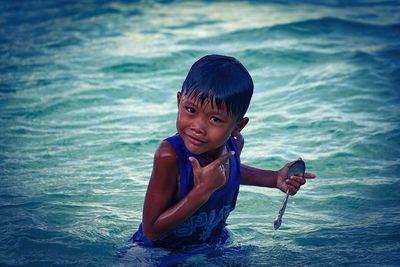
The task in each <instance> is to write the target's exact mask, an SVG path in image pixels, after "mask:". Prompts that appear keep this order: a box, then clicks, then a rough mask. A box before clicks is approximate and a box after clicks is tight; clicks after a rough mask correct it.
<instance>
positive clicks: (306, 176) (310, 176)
mask: <svg viewBox="0 0 400 267" xmlns="http://www.w3.org/2000/svg"><path fill="white" fill-rule="evenodd" d="M304 178H306V179H314V178H317V175H315V174H314V173H311V172H306V173H304Z"/></svg>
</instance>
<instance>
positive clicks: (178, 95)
mask: <svg viewBox="0 0 400 267" xmlns="http://www.w3.org/2000/svg"><path fill="white" fill-rule="evenodd" d="M176 99H177V102H178V107H179V104H180V103H181V99H182V92H178V93H176Z"/></svg>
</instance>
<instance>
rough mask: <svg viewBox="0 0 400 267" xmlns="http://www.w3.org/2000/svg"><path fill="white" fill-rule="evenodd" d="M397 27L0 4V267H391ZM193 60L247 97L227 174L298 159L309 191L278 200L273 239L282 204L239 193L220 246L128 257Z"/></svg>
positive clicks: (319, 7)
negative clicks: (220, 67) (229, 73)
mask: <svg viewBox="0 0 400 267" xmlns="http://www.w3.org/2000/svg"><path fill="white" fill-rule="evenodd" d="M399 11H400V5H399V3H398V2H396V1H367V2H364V1H352V3H343V2H336V1H312V2H310V1H307V2H306V3H302V4H298V3H295V2H291V1H289V3H287V1H255V2H237V1H234V2H220V1H216V2H214V1H204V2H203V1H199V2H191V1H171V2H169V1H167V2H165V1H162V2H156V1H143V2H140V1H139V2H136V3H135V2H134V3H127V2H109V3H107V2H102V1H91V3H80V2H75V3H72V2H64V3H63V2H56V3H51V2H49V3H44V2H41V1H39V2H38V1H24V2H20V1H17V2H11V1H3V2H1V3H0V127H1V131H0V179H1V183H0V199H1V201H0V203H1V204H0V214H1V216H0V225H1V228H0V229H1V230H0V231H1V234H0V237H1V241H2V242H1V243H0V248H1V249H0V251H1V252H0V265H68V264H73V265H106V266H109V265H113V264H115V265H118V264H128V265H131V264H137V263H140V264H142V265H146V264H147V265H150V266H151V265H154V264H157V263H159V264H173V263H183V264H186V265H190V264H192V265H196V264H207V265H215V266H220V265H235V264H238V265H244V266H247V265H279V266H281V265H307V266H313V265H318V266H321V265H324V266H326V265H332V266H337V265H348V264H367V265H378V264H384V265H393V266H394V265H398V262H399V260H400V254H399V253H398V252H399V251H400V235H399V233H398V231H397V229H398V228H399V226H400V219H399V218H400V216H399V215H400V208H399V205H398V203H399V200H400V199H399V193H400V179H399V178H400V176H399V173H400V146H399V144H400V142H399V140H400V132H399V122H400V120H399V118H400V105H399V103H400V101H399V100H400V94H399V90H398V89H399V88H398V87H399V82H400V79H399V77H400V64H399V62H400V57H399V55H400V12H399ZM209 53H221V54H229V55H232V56H235V57H237V58H238V59H239V60H240V61H241V62H242V63H243V64H244V65H245V66H246V67H247V68H248V70H249V72H250V73H251V74H252V76H253V79H254V82H255V94H254V97H253V100H252V103H251V106H250V109H249V112H248V116H249V118H250V123H249V125H248V126H246V128H245V129H244V130H243V134H244V136H245V138H246V146H245V149H244V151H243V154H242V161H243V162H245V163H248V164H250V165H254V166H258V167H262V168H268V169H277V168H280V167H281V166H282V165H283V164H284V163H285V162H287V161H289V160H293V159H295V158H297V157H298V156H302V157H303V158H304V160H305V161H306V163H307V168H308V170H309V171H313V172H316V173H317V174H318V176H319V177H318V179H317V180H314V181H309V182H308V183H307V184H306V185H305V186H304V187H303V188H302V190H301V191H300V192H299V193H298V194H297V195H296V196H295V197H291V198H290V199H289V203H288V208H287V210H286V213H285V220H284V222H283V225H282V226H281V228H280V230H279V231H274V230H273V221H274V219H275V216H276V213H277V211H278V209H279V208H280V203H281V200H282V197H283V194H282V193H281V192H278V191H277V190H273V189H265V188H254V187H247V186H244V187H242V188H241V193H240V194H239V199H238V204H237V208H236V210H235V211H234V212H233V213H232V214H231V216H230V218H229V220H228V223H229V226H228V227H229V229H230V231H231V232H232V237H231V239H230V240H229V242H228V244H227V245H225V246H223V247H219V248H207V247H205V248H204V247H203V248H197V249H192V250H184V251H178V252H174V253H169V252H168V251H165V250H162V249H154V250H146V249H144V250H141V251H139V254H138V253H137V250H131V251H130V250H129V249H131V248H126V247H125V245H126V244H127V240H128V239H129V238H130V236H131V235H132V234H133V232H134V231H135V230H136V228H137V226H138V225H139V223H140V221H141V215H142V205H143V201H144V194H145V190H146V186H147V183H148V178H149V176H150V173H151V167H152V158H153V153H154V151H155V149H156V148H157V146H158V144H159V142H160V141H161V140H163V139H164V138H166V137H168V136H170V135H172V134H174V132H175V116H176V92H177V91H178V90H179V89H180V87H181V84H182V82H183V80H184V78H185V75H186V73H187V71H188V69H189V68H190V66H191V64H192V63H193V62H194V61H195V60H196V59H198V58H199V57H201V56H203V55H205V54H209ZM124 250H128V251H130V253H129V252H128V253H125V254H124V253H122V252H121V251H124ZM125 252H126V251H125ZM120 254H124V256H123V259H121V255H120ZM355 255H356V257H355Z"/></svg>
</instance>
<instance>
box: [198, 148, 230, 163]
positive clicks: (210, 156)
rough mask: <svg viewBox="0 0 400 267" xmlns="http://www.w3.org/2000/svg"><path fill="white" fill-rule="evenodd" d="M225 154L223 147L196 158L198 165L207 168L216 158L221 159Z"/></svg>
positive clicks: (225, 150)
mask: <svg viewBox="0 0 400 267" xmlns="http://www.w3.org/2000/svg"><path fill="white" fill-rule="evenodd" d="M226 152H227V149H226V147H225V145H223V146H221V147H218V148H216V149H214V150H212V151H208V152H205V153H203V154H200V155H199V156H198V160H199V163H200V165H201V166H202V167H204V166H207V165H208V164H210V163H211V162H213V161H214V160H216V159H217V158H219V157H221V156H222V155H224V154H225V153H226Z"/></svg>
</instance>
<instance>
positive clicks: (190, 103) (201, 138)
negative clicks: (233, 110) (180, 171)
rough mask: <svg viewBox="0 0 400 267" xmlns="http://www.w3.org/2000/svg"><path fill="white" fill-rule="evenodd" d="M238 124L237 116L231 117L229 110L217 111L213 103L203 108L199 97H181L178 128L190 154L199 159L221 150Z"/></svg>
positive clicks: (206, 102)
mask: <svg viewBox="0 0 400 267" xmlns="http://www.w3.org/2000/svg"><path fill="white" fill-rule="evenodd" d="M236 123H237V117H236V116H235V115H233V114H228V112H227V110H226V108H222V109H220V110H218V108H217V107H216V105H215V104H214V105H213V106H212V105H211V100H208V99H207V100H205V102H204V104H203V105H201V102H200V101H197V98H196V97H192V96H190V95H183V94H181V93H178V117H177V120H176V128H177V130H178V133H179V135H180V136H181V137H182V139H183V141H184V142H185V145H186V148H187V149H188V150H189V151H190V152H192V153H194V154H197V155H200V154H203V153H207V152H211V153H212V152H214V151H216V150H217V149H220V148H221V147H223V146H224V145H225V143H226V141H227V140H228V139H229V136H230V135H231V133H232V131H233V130H234V129H235V126H236Z"/></svg>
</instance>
